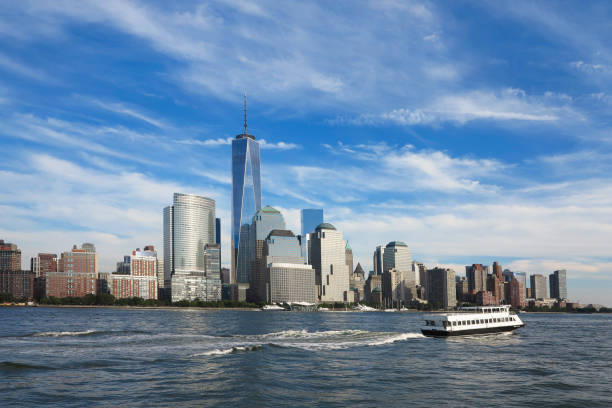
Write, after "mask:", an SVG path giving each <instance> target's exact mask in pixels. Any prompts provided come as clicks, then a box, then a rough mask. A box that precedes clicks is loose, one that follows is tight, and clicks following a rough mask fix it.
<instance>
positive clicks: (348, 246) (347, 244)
mask: <svg viewBox="0 0 612 408" xmlns="http://www.w3.org/2000/svg"><path fill="white" fill-rule="evenodd" d="M344 248H345V249H350V250H351V251H352V250H353V248H351V244H349V242H348V241H346V246H345V247H344Z"/></svg>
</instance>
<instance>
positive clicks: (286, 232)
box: [268, 229, 295, 238]
mask: <svg viewBox="0 0 612 408" xmlns="http://www.w3.org/2000/svg"><path fill="white" fill-rule="evenodd" d="M270 237H295V234H294V233H293V232H291V231H289V230H281V229H274V230H272V231H270V233H269V234H268V238H270Z"/></svg>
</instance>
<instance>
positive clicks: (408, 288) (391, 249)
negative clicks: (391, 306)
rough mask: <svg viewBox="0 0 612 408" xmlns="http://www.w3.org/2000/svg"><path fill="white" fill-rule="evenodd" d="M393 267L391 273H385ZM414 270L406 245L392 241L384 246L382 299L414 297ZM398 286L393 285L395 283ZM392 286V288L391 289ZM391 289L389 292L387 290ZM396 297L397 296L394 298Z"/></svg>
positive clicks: (394, 300)
mask: <svg viewBox="0 0 612 408" xmlns="http://www.w3.org/2000/svg"><path fill="white" fill-rule="evenodd" d="M392 269H394V270H395V271H394V272H393V273H390V274H387V275H385V273H386V272H388V271H391V270H392ZM415 281H416V278H415V272H414V271H413V268H412V256H411V254H410V249H408V245H406V244H405V243H403V242H401V241H392V242H389V243H388V244H387V245H386V246H385V252H384V254H383V299H386V300H385V301H386V302H389V301H390V300H392V301H393V302H396V301H401V302H408V301H410V300H412V299H413V298H415V297H416V284H415ZM396 283H397V284H398V285H399V286H397V287H396V286H395V284H396ZM391 288H392V289H391ZM389 290H391V292H389ZM396 297H398V298H397V299H396Z"/></svg>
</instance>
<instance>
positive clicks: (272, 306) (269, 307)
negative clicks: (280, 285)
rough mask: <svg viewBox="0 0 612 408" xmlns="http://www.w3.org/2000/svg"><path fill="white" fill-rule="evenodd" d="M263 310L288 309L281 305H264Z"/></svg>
mask: <svg viewBox="0 0 612 408" xmlns="http://www.w3.org/2000/svg"><path fill="white" fill-rule="evenodd" d="M261 310H263V311H266V312H272V311H279V310H286V309H285V308H284V307H282V306H279V305H263V306H262V307H261Z"/></svg>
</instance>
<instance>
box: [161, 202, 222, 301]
mask: <svg viewBox="0 0 612 408" xmlns="http://www.w3.org/2000/svg"><path fill="white" fill-rule="evenodd" d="M215 220H216V219H215V200H213V199H210V198H206V197H200V196H197V195H193V194H180V193H174V200H173V203H172V205H171V206H169V207H166V208H164V263H165V265H164V275H165V276H164V280H165V281H168V280H169V284H170V293H171V300H172V301H173V302H177V301H179V300H183V299H188V300H193V299H196V298H199V299H202V300H219V299H221V279H220V276H219V270H218V268H216V270H215V271H212V273H211V274H207V272H208V271H207V270H206V253H205V249H206V248H210V247H211V246H215V245H216V222H215ZM209 255H210V251H209ZM166 266H167V268H168V269H166Z"/></svg>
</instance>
